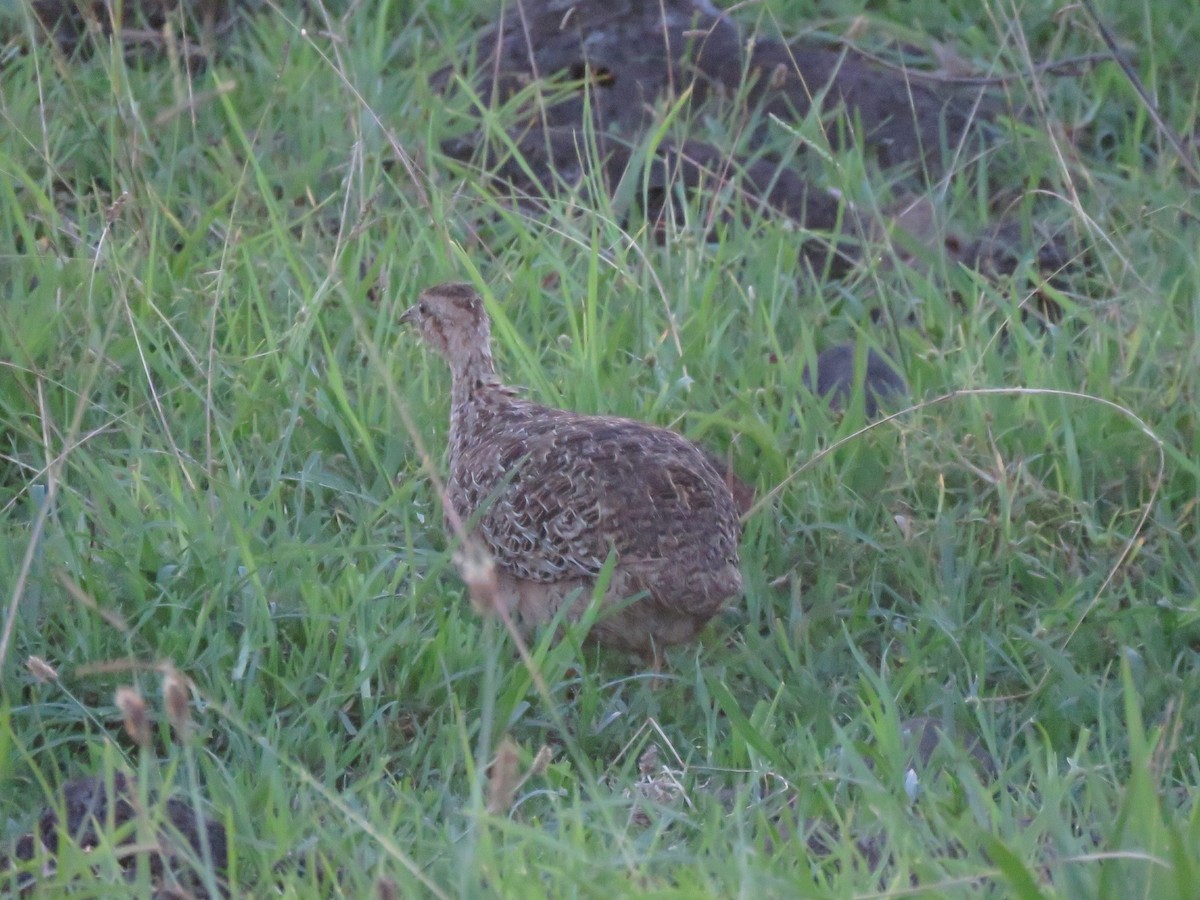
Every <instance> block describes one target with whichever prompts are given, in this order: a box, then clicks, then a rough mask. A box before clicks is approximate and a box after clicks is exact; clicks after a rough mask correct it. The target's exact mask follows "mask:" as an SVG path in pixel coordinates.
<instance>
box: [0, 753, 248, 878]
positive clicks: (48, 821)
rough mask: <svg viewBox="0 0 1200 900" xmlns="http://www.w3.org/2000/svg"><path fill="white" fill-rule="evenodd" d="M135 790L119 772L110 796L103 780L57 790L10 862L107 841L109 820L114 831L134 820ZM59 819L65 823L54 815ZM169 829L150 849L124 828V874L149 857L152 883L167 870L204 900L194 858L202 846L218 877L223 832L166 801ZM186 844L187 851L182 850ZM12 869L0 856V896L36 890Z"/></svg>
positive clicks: (223, 862) (224, 856)
mask: <svg viewBox="0 0 1200 900" xmlns="http://www.w3.org/2000/svg"><path fill="white" fill-rule="evenodd" d="M138 802H139V801H138V796H137V786H136V784H134V782H133V781H132V780H131V779H129V778H128V777H126V776H125V775H124V774H123V773H121V772H115V773H114V774H113V777H112V783H111V791H110V785H109V783H108V781H107V780H106V779H104V778H77V779H74V780H73V781H68V782H66V783H65V784H64V785H63V786H62V792H61V797H60V798H59V800H58V802H57V803H56V804H55V805H52V806H47V807H46V808H45V809H44V810H43V811H42V814H41V816H40V818H39V820H38V826H37V829H36V831H34V832H32V833H30V834H26V835H23V836H22V837H20V838H19V839H18V840H17V842H16V846H15V847H14V850H13V859H14V860H15V861H18V862H28V861H30V860H33V859H35V858H37V857H38V856H39V845H40V847H41V848H44V849H43V850H42V851H41V853H43V854H45V855H46V856H47V857H49V858H50V862H51V863H52V862H53V857H55V856H56V855H57V854H58V852H59V841H60V840H61V839H62V838H66V839H67V840H69V841H70V842H71V843H73V844H75V845H76V846H77V847H78V848H79V849H81V850H84V851H91V850H93V849H94V848H96V847H98V846H101V845H102V844H105V843H110V842H111V841H112V840H113V834H112V833H110V832H109V831H108V827H109V822H110V821H111V823H112V827H113V829H114V831H116V830H119V829H121V828H122V826H126V825H128V824H129V823H131V822H134V821H135V820H136V819H137V817H138V806H137V804H138ZM60 810H61V811H62V813H63V814H65V820H64V819H63V818H60V815H59V812H60ZM164 812H165V818H166V820H167V822H168V823H169V827H167V828H164V829H162V830H160V831H159V833H158V835H157V841H156V843H155V845H153V846H151V847H146V846H144V845H138V847H137V849H136V850H134V849H132V845H134V844H135V842H136V841H137V839H138V836H137V835H136V834H135V833H133V829H129V830H128V833H126V834H124V835H123V836H122V838H121V841H120V843H121V845H122V846H129V847H131V850H130V853H129V854H128V855H126V856H124V857H123V864H124V865H125V866H126V868H128V869H132V868H133V866H134V865H135V862H134V857H135V855H136V854H139V853H148V854H149V864H150V871H151V874H152V875H153V877H154V878H155V880H156V881H159V880H164V879H165V876H166V875H167V873H168V871H169V873H170V880H171V882H172V883H178V884H181V885H185V886H187V887H188V889H189V890H190V891H191V892H192V894H193V895H194V896H198V897H208V896H210V895H209V894H208V893H207V892H206V891H205V889H204V880H203V879H202V878H201V876H200V874H199V873H198V872H197V871H196V869H195V863H192V862H189V861H188V859H187V857H189V856H191V857H194V859H195V860H198V861H199V864H200V865H203V864H204V861H205V859H206V857H205V850H204V845H205V843H207V845H208V857H207V858H208V859H209V860H211V862H212V865H213V867H214V869H215V870H216V871H217V873H218V874H220V875H223V873H224V872H225V869H226V867H227V866H228V860H229V854H228V847H227V844H226V836H225V827H224V826H223V825H221V824H220V823H219V822H214V821H213V820H211V819H208V818H206V817H205V816H203V815H202V814H201V813H199V812H198V811H197V810H195V809H194V808H193V807H192V806H190V805H189V804H187V803H185V802H184V801H182V800H179V799H176V798H171V799H169V800H167V802H166V806H165V809H164ZM184 845H186V847H187V849H184ZM11 870H12V864H11V862H10V861H9V860H8V859H5V858H3V857H0V894H3V893H4V892H5V890H14V889H18V890H20V891H27V890H32V889H33V888H34V887H35V885H36V878H35V876H33V875H23V876H19V877H14V876H13V875H12V874H11Z"/></svg>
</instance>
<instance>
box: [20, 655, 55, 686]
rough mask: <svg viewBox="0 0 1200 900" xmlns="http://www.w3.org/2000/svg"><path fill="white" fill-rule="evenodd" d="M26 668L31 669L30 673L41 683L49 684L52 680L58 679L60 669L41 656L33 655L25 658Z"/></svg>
mask: <svg viewBox="0 0 1200 900" xmlns="http://www.w3.org/2000/svg"><path fill="white" fill-rule="evenodd" d="M25 668H26V669H28V670H29V674H30V675H32V676H33V677H34V679H36V680H37V682H38V683H39V684H47V683H49V682H51V681H58V670H57V669H55V668H54V666H52V665H50V663H48V662H46V661H45V660H44V659H42V658H41V657H40V656H31V657H29V659H27V660H25Z"/></svg>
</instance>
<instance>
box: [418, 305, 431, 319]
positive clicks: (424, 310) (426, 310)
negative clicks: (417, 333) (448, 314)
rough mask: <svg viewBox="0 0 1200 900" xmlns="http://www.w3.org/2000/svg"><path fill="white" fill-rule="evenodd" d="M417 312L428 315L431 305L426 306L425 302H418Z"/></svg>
mask: <svg viewBox="0 0 1200 900" xmlns="http://www.w3.org/2000/svg"><path fill="white" fill-rule="evenodd" d="M417 312H419V313H420V314H421V315H423V316H425V315H428V314H429V307H428V306H426V305H425V304H424V303H418V304H417Z"/></svg>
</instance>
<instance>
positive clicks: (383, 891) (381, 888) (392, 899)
mask: <svg viewBox="0 0 1200 900" xmlns="http://www.w3.org/2000/svg"><path fill="white" fill-rule="evenodd" d="M375 896H376V897H378V898H379V900H398V898H399V896H400V890H399V888H397V887H396V880H395V879H394V878H388V877H387V876H386V875H384V876H383V877H381V878H379V879H378V880H377V881H376V882H375Z"/></svg>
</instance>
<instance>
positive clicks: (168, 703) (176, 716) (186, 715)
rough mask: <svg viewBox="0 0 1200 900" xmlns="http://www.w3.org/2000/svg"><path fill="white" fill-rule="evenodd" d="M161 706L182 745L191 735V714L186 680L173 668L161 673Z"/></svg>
mask: <svg viewBox="0 0 1200 900" xmlns="http://www.w3.org/2000/svg"><path fill="white" fill-rule="evenodd" d="M162 692H163V705H164V706H165V707H166V708H167V720H168V721H169V722H170V723H171V727H172V728H173V729H174V730H175V738H176V740H178V741H179V742H180V743H184V742H185V741H187V739H188V735H189V734H190V733H191V727H192V713H191V706H190V704H189V699H190V698H189V696H188V680H187V679H186V678H184V677H183V676H182V675H180V674H179V671H178V670H177V669H176V668H175V667H174V666H169V667H168V668H167V671H166V672H165V673H163V683H162Z"/></svg>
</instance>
